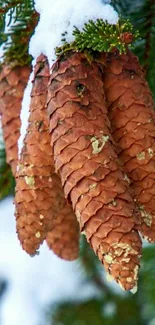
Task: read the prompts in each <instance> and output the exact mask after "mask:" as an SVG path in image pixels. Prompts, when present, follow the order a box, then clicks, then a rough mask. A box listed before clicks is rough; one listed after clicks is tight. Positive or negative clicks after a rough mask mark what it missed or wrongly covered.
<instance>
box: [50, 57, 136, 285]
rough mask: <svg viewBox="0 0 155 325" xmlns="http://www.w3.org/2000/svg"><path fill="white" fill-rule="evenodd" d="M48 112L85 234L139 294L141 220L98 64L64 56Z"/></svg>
mask: <svg viewBox="0 0 155 325" xmlns="http://www.w3.org/2000/svg"><path fill="white" fill-rule="evenodd" d="M92 80H93V82H92ZM48 113H49V116H50V131H51V144H52V146H53V150H54V161H55V166H56V170H57V171H59V173H60V176H61V181H62V184H63V187H64V192H65V196H66V197H68V199H69V200H71V202H72V205H73V209H74V211H75V212H76V216H77V219H78V221H79V224H80V228H81V231H82V232H84V233H85V235H86V237H87V240H88V241H89V242H90V245H91V247H92V248H93V249H94V251H95V253H96V254H97V255H98V257H99V259H100V260H101V262H102V263H103V264H104V266H105V268H106V271H107V272H108V273H110V274H111V276H112V277H113V278H114V279H115V280H116V281H117V282H118V283H119V284H120V285H121V286H122V287H123V288H124V289H125V290H132V289H133V290H135V288H136V285H137V277H138V269H139V262H140V255H141V240H140V237H139V234H138V232H137V230H135V227H136V226H137V223H138V220H137V216H136V211H135V205H134V202H133V199H132V197H131V195H130V192H129V188H128V187H129V186H128V182H127V181H126V180H124V174H123V172H122V171H121V168H120V165H119V163H118V160H117V154H116V152H115V150H114V147H113V140H112V138H111V134H110V123H109V120H108V117H107V109H106V106H105V102H104V90H103V82H102V75H101V72H100V70H99V68H98V65H97V64H96V63H92V64H90V63H89V62H88V60H87V59H86V57H85V56H84V55H83V54H78V53H76V54H73V53H69V54H68V55H67V56H66V58H64V57H63V58H62V59H61V58H60V59H59V60H58V61H57V62H56V63H55V65H54V67H53V73H52V76H51V79H50V86H49V92H48Z"/></svg>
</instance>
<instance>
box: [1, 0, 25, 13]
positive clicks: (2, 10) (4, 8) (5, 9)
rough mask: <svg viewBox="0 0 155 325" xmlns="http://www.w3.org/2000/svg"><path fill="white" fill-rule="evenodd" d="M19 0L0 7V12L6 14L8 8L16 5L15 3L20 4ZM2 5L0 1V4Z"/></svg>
mask: <svg viewBox="0 0 155 325" xmlns="http://www.w3.org/2000/svg"><path fill="white" fill-rule="evenodd" d="M21 4H22V1H21V0H16V1H12V2H10V3H7V4H5V7H0V14H6V13H7V12H8V11H9V10H10V9H12V8H14V7H16V6H17V5H21ZM1 5H3V4H1V2H0V6H1Z"/></svg>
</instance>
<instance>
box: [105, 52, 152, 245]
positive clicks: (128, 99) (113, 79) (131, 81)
mask: <svg viewBox="0 0 155 325" xmlns="http://www.w3.org/2000/svg"><path fill="white" fill-rule="evenodd" d="M102 59H103V62H104V64H105V56H104V55H103V57H102ZM103 76H104V87H105V93H106V97H107V103H108V109H109V118H110V120H111V126H112V135H113V138H114V140H115V142H116V145H117V147H118V154H119V158H120V160H121V161H122V163H123V166H124V167H123V168H124V171H125V172H126V173H127V175H128V177H129V179H130V180H131V188H132V189H133V191H134V199H135V201H136V202H137V205H138V207H139V211H140V213H141V222H142V225H141V232H142V235H143V236H144V237H145V238H146V239H147V240H148V241H149V242H155V206H154V201H155V113H154V109H153V108H154V106H153V100H152V95H151V92H150V89H149V87H148V84H147V82H146V80H145V76H144V72H143V70H142V68H141V67H140V64H139V62H138V59H137V57H136V56H134V55H133V54H132V53H131V52H130V51H128V52H127V54H126V55H125V54H123V55H119V54H118V53H113V54H109V55H108V57H107V68H105V70H104V74H103Z"/></svg>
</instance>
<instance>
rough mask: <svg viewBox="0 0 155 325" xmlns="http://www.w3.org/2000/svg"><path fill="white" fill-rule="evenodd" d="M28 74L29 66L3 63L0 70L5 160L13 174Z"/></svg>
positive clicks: (0, 112)
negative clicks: (12, 65)
mask: <svg viewBox="0 0 155 325" xmlns="http://www.w3.org/2000/svg"><path fill="white" fill-rule="evenodd" d="M29 75H30V67H29V66H23V67H18V66H16V67H14V68H12V67H11V65H4V66H3V67H2V68H1V70H0V114H1V115H2V127H3V136H4V141H5V148H6V157H7V162H8V163H9V164H10V165H11V168H12V172H13V174H14V175H15V172H16V167H17V160H18V150H17V141H18V138H19V135H20V110H21V103H22V99H23V94H24V90H25V87H26V84H27V81H28V78H29Z"/></svg>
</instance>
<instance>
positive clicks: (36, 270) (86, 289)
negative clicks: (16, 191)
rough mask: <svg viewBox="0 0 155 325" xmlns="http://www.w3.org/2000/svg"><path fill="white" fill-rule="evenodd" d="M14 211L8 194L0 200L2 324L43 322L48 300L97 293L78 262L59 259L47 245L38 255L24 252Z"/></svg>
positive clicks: (30, 324)
mask: <svg viewBox="0 0 155 325" xmlns="http://www.w3.org/2000/svg"><path fill="white" fill-rule="evenodd" d="M13 213H14V206H13V200H12V198H11V197H10V198H7V199H5V200H3V201H1V202H0V216H1V217H0V277H1V278H3V277H4V279H6V280H8V281H9V284H8V290H7V291H6V293H5V294H4V297H3V300H2V305H1V318H2V320H1V324H2V325H10V324H12V325H21V324H22V325H38V324H45V321H44V320H43V310H45V308H47V304H49V303H54V302H56V301H58V300H61V299H74V300H75V298H76V299H83V300H85V299H87V298H89V297H92V296H93V297H94V296H96V295H98V294H99V293H98V291H97V290H96V288H94V286H91V285H90V283H85V282H84V274H83V271H82V270H81V266H80V264H79V263H78V262H76V261H75V262H65V261H63V260H61V259H59V258H58V257H56V256H55V255H54V254H53V253H52V252H51V251H49V249H48V248H47V246H46V245H42V247H41V249H40V255H39V256H35V257H33V258H32V257H30V256H29V255H27V254H26V253H25V252H24V251H23V250H22V248H21V247H20V244H19V241H18V240H17V236H16V231H15V220H14V217H13ZM75 292H76V297H75Z"/></svg>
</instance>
